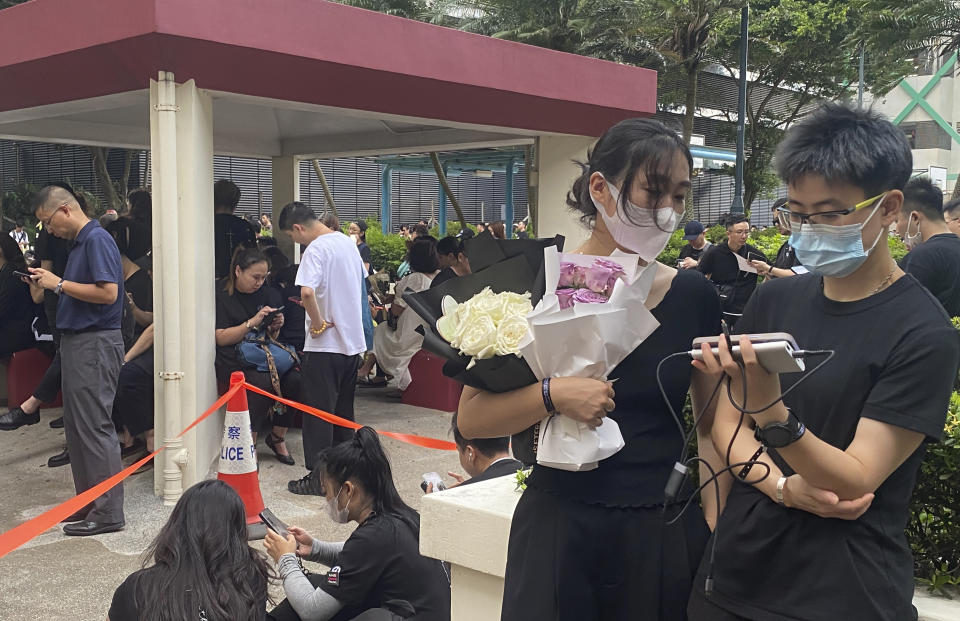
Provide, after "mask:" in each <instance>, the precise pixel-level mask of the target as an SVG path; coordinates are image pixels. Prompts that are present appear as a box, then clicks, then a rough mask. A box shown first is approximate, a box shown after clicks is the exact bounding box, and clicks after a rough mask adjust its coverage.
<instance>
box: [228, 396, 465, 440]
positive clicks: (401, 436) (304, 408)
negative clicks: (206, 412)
mask: <svg viewBox="0 0 960 621" xmlns="http://www.w3.org/2000/svg"><path fill="white" fill-rule="evenodd" d="M243 386H244V388H246V389H247V390H249V391H250V392H255V393H257V394H258V395H263V396H264V397H270V398H271V399H273V400H275V401H279V402H280V403H282V404H284V405H287V406H290V407H292V408H294V409H297V410H300V411H301V412H306V413H307V414H311V415H313V416H316V417H317V418H320V419H323V420H325V421H327V422H328V423H330V424H332V425H337V426H338V427H347V428H349V429H360V428H361V427H363V425H360V424H357V423H355V422H353V421H352V420H347V419H345V418H340V417H339V416H336V415H334V414H330V413H329V412H324V411H323V410H318V409H317V408H312V407H310V406H309V405H304V404H302V403H297V402H296V401H291V400H289V399H284V398H283V397H278V396H277V395H275V394H273V393H271V392H267V391H266V390H263V389H262V388H257V387H256V386H253V385H252V384H247V383H246V382H244V384H243ZM377 433H379V434H380V435H382V436H387V437H388V438H393V439H394V440H400V441H401V442H406V443H407V444H413V445H414V446H422V447H424V448H430V449H437V450H439V451H454V450H456V448H457V445H456V444H454V443H453V442H448V441H447V440H437V439H436V438H426V437H424V436H416V435H413V434H409V433H398V432H395V431H380V430H377Z"/></svg>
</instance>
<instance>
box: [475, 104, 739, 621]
mask: <svg viewBox="0 0 960 621" xmlns="http://www.w3.org/2000/svg"><path fill="white" fill-rule="evenodd" d="M692 166H693V161H692V158H691V156H690V151H689V150H688V149H687V147H686V146H685V145H684V143H683V141H682V140H681V139H680V138H679V136H678V135H677V134H676V133H675V132H673V131H671V130H669V129H667V128H666V127H664V126H663V125H662V124H660V123H659V122H657V121H653V120H647V119H632V120H627V121H623V122H621V123H619V124H617V125H615V126H614V127H612V128H610V129H609V130H607V132H606V133H605V134H604V135H603V136H602V137H601V138H600V140H599V141H598V142H597V144H596V145H595V146H594V148H593V149H591V150H590V151H589V152H588V154H587V162H586V164H584V165H583V174H582V176H581V177H580V178H579V179H578V180H577V181H576V183H575V184H574V186H573V191H572V192H571V193H570V194H569V196H568V199H567V202H568V204H569V205H570V207H571V208H572V209H573V210H574V211H575V212H576V213H578V214H579V215H580V218H581V220H582V221H583V222H584V223H585V224H587V225H588V226H590V227H591V235H590V238H589V239H588V240H587V241H586V242H585V243H584V244H583V245H582V246H581V247H580V248H578V249H576V251H575V252H576V253H582V254H587V255H602V256H608V255H610V254H612V253H613V252H614V251H616V250H620V251H622V252H627V253H633V254H637V255H639V258H640V263H641V265H650V268H649V269H654V270H656V274H655V277H654V281H653V285H652V287H651V290H650V293H649V295H648V297H647V301H646V306H647V308H648V309H649V310H650V311H651V312H652V314H653V315H654V317H655V318H656V319H657V321H658V322H659V324H660V325H659V327H658V328H657V329H656V330H655V331H654V332H653V334H651V335H650V336H649V337H647V339H646V340H645V341H643V343H642V344H641V345H640V346H639V347H637V348H636V349H635V350H634V351H633V353H632V354H630V355H629V356H628V357H627V358H626V359H625V360H624V361H623V362H622V363H621V364H620V365H619V366H618V367H617V368H616V369H615V370H614V372H613V373H612V374H611V377H610V378H609V379H610V380H611V381H609V382H604V381H600V380H594V379H586V378H577V377H556V378H551V379H549V380H544V381H543V382H542V383H537V384H535V385H532V386H527V387H526V388H521V389H519V390H515V391H512V392H507V393H499V394H495V393H488V392H483V391H479V390H476V389H474V388H470V387H465V388H464V391H463V395H462V397H461V401H460V409H459V421H460V429H461V431H462V433H463V434H464V436H466V437H468V438H485V437H497V436H504V435H509V434H516V433H518V432H521V431H523V430H525V429H527V428H528V427H530V426H531V425H534V424H535V423H537V422H538V421H540V420H541V419H542V418H543V417H544V416H545V415H546V414H547V413H553V412H558V413H559V414H561V415H563V416H567V417H570V418H572V419H574V420H576V421H580V422H583V423H586V424H587V425H589V426H591V427H594V428H595V427H597V426H599V425H600V424H601V423H602V421H603V419H604V417H607V416H609V417H610V418H612V419H614V420H615V421H616V422H617V423H618V424H619V426H620V430H621V433H622V435H623V438H624V441H625V442H626V446H625V447H624V448H623V449H622V450H621V451H619V452H618V453H616V454H615V455H613V456H612V457H609V458H608V459H605V460H602V461H600V463H599V467H597V468H596V469H594V470H590V471H581V472H570V471H565V470H556V469H552V468H547V467H543V466H536V467H535V468H534V470H533V473H532V474H531V475H530V477H529V478H528V487H527V490H526V492H524V494H523V497H522V498H521V500H520V503H519V505H518V506H517V509H516V512H515V514H514V519H513V526H512V528H511V532H510V548H509V554H508V560H507V571H506V580H505V591H504V601H503V615H502V618H503V620H504V621H520V620H523V621H536V620H541V619H542V620H544V621H546V620H548V619H549V620H551V621H554V620H560V621H565V620H568V619H569V620H576V621H584V620H592V619H597V620H600V619H604V620H607V619H611V620H612V619H617V620H619V619H624V620H626V619H631V620H633V619H638V618H642V619H663V620H668V621H676V620H678V619H684V618H685V617H686V612H685V608H686V602H687V598H688V595H689V593H690V588H691V584H692V581H693V577H694V574H695V572H696V569H697V565H698V564H699V562H700V558H701V556H702V555H703V550H704V545H705V543H706V540H707V537H708V523H709V524H713V523H714V521H715V519H716V514H717V507H716V506H715V505H716V503H715V501H714V498H715V494H714V489H713V488H712V487H710V488H708V489H707V490H706V491H705V492H704V493H703V506H704V510H703V512H701V509H700V507H699V505H697V504H696V503H692V505H691V506H690V507H689V509H688V510H687V511H686V512H685V513H684V514H683V516H682V517H681V518H680V520H678V521H677V522H676V523H675V524H673V525H667V524H666V523H665V522H666V520H667V519H669V517H672V516H673V515H676V513H677V511H679V506H677V507H674V506H671V507H669V508H668V509H667V514H668V516H667V517H666V518H665V516H664V509H665V507H664V486H665V484H666V481H667V479H668V477H669V475H670V471H671V470H672V468H673V465H674V463H675V462H676V461H677V459H678V457H679V456H680V453H681V450H682V448H683V445H684V440H683V438H682V437H681V434H680V433H679V431H678V428H677V423H676V422H675V421H674V419H673V417H672V415H671V413H670V411H669V409H668V407H667V405H666V404H665V403H664V401H663V398H662V397H661V395H660V390H659V388H658V385H657V381H656V369H657V365H658V363H659V362H660V361H661V360H663V359H664V358H665V357H667V356H668V355H670V354H672V353H674V352H681V351H686V350H689V349H690V346H691V343H692V341H693V339H694V338H696V337H698V336H707V335H713V334H717V333H718V331H719V330H720V302H719V299H718V298H717V293H716V290H715V289H714V287H713V286H712V285H711V284H710V283H709V282H708V281H707V280H706V279H705V278H703V276H702V275H701V274H699V273H696V272H693V271H689V270H681V271H679V272H678V271H677V270H676V269H674V268H672V267H668V266H665V265H662V264H659V263H656V264H654V263H655V261H656V257H657V255H659V254H660V252H661V251H662V250H663V248H664V247H665V246H666V244H667V241H668V240H669V238H670V235H671V233H673V231H674V229H675V228H676V225H677V223H678V222H679V218H680V215H681V214H682V213H683V209H684V199H685V197H686V193H687V192H688V191H689V189H690V174H691V171H692ZM651 264H653V265H651ZM662 380H663V385H664V388H665V389H666V392H667V395H668V396H669V398H670V401H671V404H672V406H673V409H674V410H675V411H677V412H679V411H681V410H682V409H683V405H684V401H685V398H686V395H687V392H688V391H689V392H691V393H692V397H693V404H694V408H695V411H697V412H700V411H701V410H703V409H704V408H705V407H706V406H707V404H706V400H707V398H708V397H709V393H710V391H711V389H712V388H713V385H714V384H715V383H716V381H717V378H716V377H710V376H708V375H705V374H702V373H700V372H692V369H691V367H690V365H689V362H684V361H682V360H679V359H678V360H676V361H672V362H669V363H667V364H666V365H664V368H663V372H662ZM614 381H616V383H613V382H614ZM712 416H713V404H711V407H710V408H708V409H707V412H706V414H705V415H704V416H703V419H702V422H701V423H700V426H699V428H698V430H697V433H698V440H700V451H699V452H700V455H701V457H703V458H704V459H707V460H709V461H711V462H712V464H713V467H714V468H717V467H718V464H719V461H720V460H719V458H718V457H717V455H716V453H715V451H714V450H713V445H712V444H711V442H710V427H711V423H712ZM707 476H709V475H708V474H706V475H705V471H704V472H702V473H701V478H702V479H703V480H706V478H707ZM685 496H686V495H683V498H684V499H685Z"/></svg>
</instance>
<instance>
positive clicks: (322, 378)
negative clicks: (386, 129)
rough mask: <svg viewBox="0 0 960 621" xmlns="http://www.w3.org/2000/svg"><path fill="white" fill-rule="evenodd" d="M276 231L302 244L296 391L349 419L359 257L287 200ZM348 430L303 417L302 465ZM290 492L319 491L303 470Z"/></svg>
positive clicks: (358, 342)
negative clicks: (299, 383) (299, 384)
mask: <svg viewBox="0 0 960 621" xmlns="http://www.w3.org/2000/svg"><path fill="white" fill-rule="evenodd" d="M278 226H279V227H280V230H281V231H283V232H284V233H286V234H288V235H290V237H291V238H293V241H295V242H297V243H298V244H301V245H302V246H306V250H304V252H303V255H302V256H301V258H300V268H299V269H298V270H297V280H296V284H297V286H299V287H300V298H301V300H302V301H303V308H304V310H305V311H306V326H305V330H304V332H305V335H306V341H305V343H304V347H303V349H304V357H303V364H302V372H303V389H302V392H301V395H302V397H303V400H304V402H305V403H306V404H307V405H310V406H313V407H315V408H317V409H319V410H323V411H324V412H329V413H331V414H335V415H336V416H339V417H341V418H345V419H347V420H353V419H354V416H353V397H354V393H355V391H356V383H357V369H358V368H359V366H360V355H361V354H363V353H364V352H365V351H366V350H367V346H366V342H365V341H364V338H363V308H362V305H361V301H362V300H363V298H364V292H363V291H362V287H363V279H364V277H365V275H366V274H365V273H364V269H363V261H362V260H361V259H360V253H358V252H357V246H356V244H355V243H354V242H353V241H352V240H351V239H350V238H349V237H347V236H346V235H344V234H343V233H341V232H340V231H334V230H332V229H330V228H328V227H326V226H324V225H323V223H322V222H320V221H319V220H317V217H316V216H315V215H314V214H313V211H312V210H311V209H310V208H309V207H308V206H306V205H305V204H303V203H300V202H294V203H290V204H289V205H287V206H286V207H284V208H283V211H282V212H280V219H279V222H278ZM352 435H353V431H352V430H350V429H347V428H345V427H336V426H334V425H331V424H330V423H327V422H325V421H323V420H320V419H319V418H317V417H315V416H304V418H303V456H304V462H305V463H306V465H307V469H308V470H313V468H314V466H315V465H316V461H317V455H318V454H319V453H320V452H321V451H323V450H324V449H326V448H329V447H331V446H333V445H334V444H338V443H340V442H343V441H344V440H349V439H350V437H351V436H352ZM287 488H288V489H289V490H290V491H291V492H293V493H294V494H319V486H318V485H316V482H315V481H314V480H313V479H312V478H311V476H310V474H309V473H308V474H307V475H306V476H305V477H303V478H302V479H299V480H297V481H290V483H288V484H287Z"/></svg>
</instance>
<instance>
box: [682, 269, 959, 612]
mask: <svg viewBox="0 0 960 621" xmlns="http://www.w3.org/2000/svg"><path fill="white" fill-rule="evenodd" d="M737 331H738V332H742V333H748V332H752V333H757V332H788V333H789V334H791V335H793V337H794V338H795V339H796V341H797V344H798V345H799V346H800V347H801V348H803V349H809V350H820V349H832V350H835V351H836V355H835V357H834V358H833V359H832V360H831V361H830V362H828V363H827V364H826V365H825V366H824V367H823V368H822V369H821V370H820V371H818V372H817V373H815V374H813V375H810V376H808V377H807V378H806V379H805V380H804V381H803V383H801V384H800V385H799V386H797V388H796V390H794V391H793V392H791V393H790V394H788V395H787V396H786V397H785V398H784V403H785V404H786V405H787V406H788V407H790V409H791V410H792V411H793V412H794V413H795V414H796V416H797V417H798V418H799V419H800V420H801V421H802V422H803V423H804V424H805V425H806V426H807V429H808V430H809V431H811V432H813V433H814V434H816V436H817V437H818V438H819V439H821V440H823V441H824V442H827V443H829V444H831V445H833V446H835V447H837V448H840V449H845V448H846V447H847V446H849V444H850V442H851V441H852V440H853V437H854V435H855V433H856V429H857V424H858V423H859V421H860V419H861V418H870V419H874V420H878V421H881V422H883V423H886V424H889V425H894V426H896V427H901V428H904V429H909V430H912V431H916V432H919V433H922V434H924V435H925V436H927V438H928V439H930V440H936V439H938V438H939V437H940V434H941V432H942V430H943V425H944V421H945V418H946V411H947V403H948V401H949V397H950V392H951V390H952V388H953V382H954V379H955V378H956V376H957V365H958V360H960V337H958V335H957V331H956V330H955V329H954V328H953V326H952V325H951V324H950V321H949V319H948V318H947V316H946V314H945V313H944V312H943V309H942V308H941V307H940V305H939V304H937V302H936V300H935V299H934V297H933V296H932V295H930V293H928V292H927V290H926V289H924V288H923V287H922V286H921V285H920V284H919V283H918V282H917V281H916V280H915V279H914V278H913V277H912V276H910V275H909V274H908V275H906V276H904V277H903V278H901V279H900V280H898V281H896V282H895V283H893V284H892V285H891V286H890V287H889V288H887V289H886V290H884V291H881V292H880V293H878V294H876V295H873V296H870V297H869V298H866V299H864V300H858V301H855V302H836V301H833V300H829V299H827V298H826V297H825V296H824V294H823V289H822V279H821V278H820V277H819V276H816V275H813V274H804V275H800V276H796V277H793V278H788V279H782V280H773V281H771V282H770V283H768V284H766V285H765V286H763V287H761V288H760V289H759V290H758V291H757V293H756V294H755V295H754V296H753V298H752V299H751V300H750V303H749V304H748V305H747V309H746V311H745V312H744V314H743V318H742V319H741V320H740V322H739V323H738V324H737ZM820 360H822V358H819V359H811V360H808V361H807V367H808V368H811V367H812V365H815V364H817V363H818V362H819V361H820ZM801 377H803V374H801V373H791V374H784V375H781V376H780V381H781V385H782V388H783V389H784V390H786V389H788V388H790V387H791V386H793V385H794V384H795V383H796V382H797V380H799V379H800V378H801ZM925 452H926V449H925V447H924V446H921V447H920V448H918V449H917V451H916V452H915V453H914V454H913V455H912V456H910V457H909V458H908V459H907V460H906V461H905V462H904V463H903V464H902V465H901V466H900V467H899V468H897V470H896V471H894V472H893V474H891V475H890V476H889V477H888V478H887V480H886V481H884V482H883V483H882V484H881V485H880V487H879V488H878V489H877V491H876V497H875V498H874V500H873V504H872V505H871V506H870V508H869V509H868V510H867V512H866V513H864V514H863V516H861V517H860V519H858V520H855V521H844V520H834V519H824V518H820V517H817V516H816V515H813V514H812V513H807V512H805V511H801V510H795V509H787V508H784V507H782V506H780V505H778V504H777V503H776V502H774V501H773V500H771V499H770V498H768V497H767V496H766V495H764V494H763V493H761V492H760V491H758V490H757V489H756V488H754V487H752V486H751V485H747V484H745V483H742V482H739V481H737V482H736V483H734V485H733V489H732V490H731V492H730V496H729V497H728V500H727V504H726V507H725V508H724V510H723V513H722V514H721V516H720V523H719V526H718V527H717V530H716V532H715V535H714V536H715V537H716V538H717V542H716V545H717V548H716V564H715V566H714V570H713V576H714V591H713V595H712V596H711V598H712V599H713V600H714V601H715V602H716V603H717V604H718V605H720V606H722V607H724V608H727V609H729V610H730V611H732V612H734V613H736V614H738V615H742V616H744V617H747V618H749V619H756V620H761V621H768V620H776V621H786V620H791V621H795V620H804V621H807V620H809V621H820V620H822V621H828V620H829V621H835V620H837V619H849V620H851V621H852V620H854V619H857V620H859V619H870V620H872V621H900V620H902V619H911V618H913V617H912V612H911V599H912V598H913V589H914V582H913V557H912V556H911V554H910V547H909V546H908V545H907V539H906V536H905V535H904V529H905V528H906V525H907V519H908V504H909V501H910V495H911V493H912V491H913V487H914V484H915V482H916V476H917V470H918V468H919V466H920V462H921V461H922V460H923V456H924V454H925ZM770 454H771V457H772V458H773V459H774V460H775V461H776V462H777V464H778V465H779V466H780V467H781V468H782V469H783V471H784V474H785V475H787V476H789V475H790V474H792V472H793V471H792V470H791V469H790V468H789V467H788V466H787V465H786V464H785V463H784V462H783V460H782V459H780V457H779V455H778V454H777V452H776V450H771V452H770ZM708 557H709V555H707V558H704V561H703V564H702V565H701V568H700V574H701V578H700V579H702V578H703V576H705V575H706V567H707V564H708V562H709V558H708Z"/></svg>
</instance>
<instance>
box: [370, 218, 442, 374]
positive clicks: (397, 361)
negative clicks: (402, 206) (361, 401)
mask: <svg viewBox="0 0 960 621" xmlns="http://www.w3.org/2000/svg"><path fill="white" fill-rule="evenodd" d="M409 259H410V268H411V271H410V273H409V274H408V275H407V276H404V277H403V278H401V279H400V281H399V282H397V286H396V298H395V299H394V300H393V304H391V305H390V321H389V322H387V323H381V324H380V325H378V326H377V328H376V330H374V333H373V353H372V354H370V355H369V356H367V360H366V362H364V363H363V366H361V367H360V369H359V370H358V371H357V376H358V378H359V381H360V383H366V384H369V385H377V386H383V385H385V384H386V383H387V379H386V377H383V375H391V376H393V377H394V378H395V379H396V384H397V388H399V389H400V390H406V388H407V386H409V385H410V381H411V377H410V371H409V369H408V368H407V367H408V365H409V364H410V359H411V358H413V355H414V354H415V353H417V352H418V351H419V350H420V346H421V345H422V344H423V335H422V334H420V333H418V332H417V331H416V330H417V326H419V325H421V324H422V323H423V320H422V319H420V316H419V315H417V314H416V313H413V312H407V304H406V302H404V301H403V298H402V294H403V292H404V291H406V290H407V289H413V290H414V291H416V292H420V291H425V290H427V289H429V288H430V283H431V282H432V281H433V277H434V276H436V275H437V272H438V271H439V270H440V259H439V256H438V255H437V240H436V239H434V238H433V237H430V236H429V235H428V236H426V237H418V238H417V239H416V240H415V241H413V242H412V243H411V244H410V255H409ZM374 364H376V365H377V368H378V369H379V373H378V376H377V377H375V378H373V379H369V375H370V372H371V371H372V370H373V365H374Z"/></svg>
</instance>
